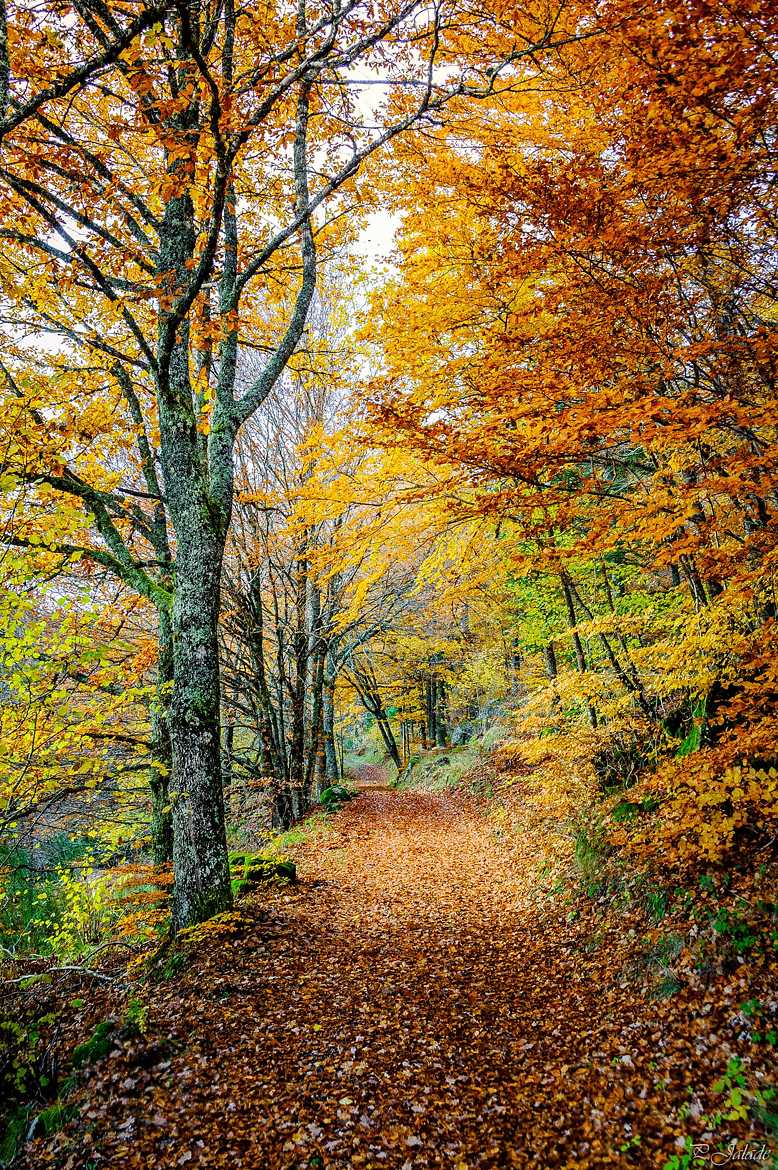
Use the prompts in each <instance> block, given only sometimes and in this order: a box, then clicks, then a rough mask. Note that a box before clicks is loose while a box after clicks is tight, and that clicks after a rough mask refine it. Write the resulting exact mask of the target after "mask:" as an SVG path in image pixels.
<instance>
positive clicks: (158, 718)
mask: <svg viewBox="0 0 778 1170" xmlns="http://www.w3.org/2000/svg"><path fill="white" fill-rule="evenodd" d="M157 636H158V639H159V652H158V658H157V693H156V695H155V697H154V702H153V704H152V708H151V738H152V745H153V747H152V751H153V755H154V762H153V764H152V767H151V771H150V775H149V787H150V789H151V841H152V846H151V848H152V858H153V861H154V864H155V865H162V864H164V862H166V861H172V859H173V815H172V810H171V807H170V774H171V772H172V769H173V753H172V748H171V744H170V727H169V718H170V716H169V705H170V689H171V684H172V682H173V640H172V634H171V629H170V614H169V613H168V611H167V610H166V609H162V608H161V609H160V610H159V620H158V635H157Z"/></svg>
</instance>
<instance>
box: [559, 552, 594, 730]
mask: <svg viewBox="0 0 778 1170" xmlns="http://www.w3.org/2000/svg"><path fill="white" fill-rule="evenodd" d="M559 579H560V581H561V583H562V593H563V594H564V598H565V605H566V607H567V620H568V623H569V626H570V637H571V638H572V642H573V650H574V651H575V661H576V665H577V666H578V671H579V673H580V674H585V673H586V655H585V654H584V648H583V643H582V642H581V638H580V636H579V634H578V630H577V629H576V626H577V625H578V618H577V617H576V613H575V603H574V601H573V592H572V589H571V588H570V578H569V576H568V575H567V573H561V574H560V578H559ZM586 713H587V715H588V716H589V722H590V724H591V725H592V727H596V726H597V712H596V711H595V710H594V707H593V706H592V705H591V703H590V702H589V701H588V699H587V700H586Z"/></svg>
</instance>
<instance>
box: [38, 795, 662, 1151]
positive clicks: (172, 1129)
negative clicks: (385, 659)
mask: <svg viewBox="0 0 778 1170" xmlns="http://www.w3.org/2000/svg"><path fill="white" fill-rule="evenodd" d="M335 823H336V825H337V828H336V830H335V832H334V834H333V835H332V836H331V837H328V838H326V839H325V841H324V843H323V844H321V843H320V844H317V845H316V846H315V847H313V846H311V847H308V848H307V849H306V851H305V852H304V854H303V856H302V857H301V858H300V876H301V881H300V884H299V886H298V887H296V888H295V889H293V890H288V891H286V892H282V891H278V892H274V893H272V894H270V895H259V896H258V897H257V898H256V899H255V900H254V901H253V902H249V903H248V904H247V913H248V914H250V915H253V916H254V922H253V923H252V925H251V926H250V928H249V930H248V931H247V932H246V933H244V934H243V936H242V937H240V938H237V939H233V940H231V939H229V938H225V939H224V940H222V941H219V940H217V942H216V943H214V942H213V941H212V942H210V943H209V944H208V945H207V946H206V945H203V947H202V948H201V950H200V951H198V954H197V957H196V959H195V961H194V963H193V965H192V966H191V967H190V968H189V969H187V971H186V972H184V973H183V974H182V975H179V976H178V978H177V980H176V981H175V982H174V983H163V984H161V985H160V991H159V997H160V998H159V1000H158V1001H157V1003H156V1004H154V1005H153V1007H152V1009H151V1012H150V1015H149V1024H148V1034H147V1037H146V1038H145V1040H144V1041H143V1042H141V1043H139V1044H138V1045H137V1049H133V1047H132V1046H130V1048H129V1050H126V1049H125V1051H124V1052H123V1053H121V1054H114V1056H113V1057H110V1058H108V1060H106V1061H105V1062H103V1065H101V1066H98V1070H97V1072H96V1079H95V1080H94V1081H93V1083H92V1088H91V1100H90V1104H89V1107H88V1109H87V1111H86V1114H85V1115H84V1116H82V1118H81V1121H80V1125H81V1127H82V1129H83V1127H84V1126H88V1125H90V1124H91V1125H92V1126H93V1135H92V1137H90V1138H87V1142H86V1144H85V1142H84V1140H83V1139H80V1140H79V1141H78V1145H77V1149H76V1152H71V1153H70V1160H69V1161H67V1162H66V1165H68V1166H70V1167H72V1168H73V1170H84V1168H85V1167H87V1166H89V1167H90V1170H96V1168H97V1167H103V1166H111V1167H117V1170H118V1168H119V1167H122V1168H125V1170H128V1168H130V1167H133V1168H134V1167H143V1170H151V1168H152V1167H155V1168H167V1167H171V1168H173V1167H179V1166H184V1167H193V1166H203V1167H221V1166H225V1167H231V1168H233V1170H234V1168H238V1167H246V1168H250V1170H281V1168H283V1170H293V1168H300V1170H302V1168H303V1167H306V1168H308V1167H326V1168H327V1170H347V1168H350V1167H368V1168H378V1167H386V1168H388V1170H416V1168H421V1167H440V1168H441V1170H475V1168H480V1167H490V1168H497V1167H530V1166H531V1167H600V1166H602V1167H604V1166H611V1167H612V1166H625V1167H626V1166H634V1165H645V1166H654V1165H662V1161H661V1160H658V1158H657V1151H656V1149H655V1150H654V1154H653V1156H652V1155H651V1154H650V1153H649V1149H647V1148H646V1139H645V1138H644V1139H643V1141H644V1145H643V1146H642V1147H641V1150H640V1151H639V1154H638V1155H637V1156H636V1154H635V1153H632V1152H631V1153H629V1154H627V1153H620V1152H619V1144H620V1143H623V1142H624V1141H625V1140H628V1138H629V1135H630V1134H631V1133H632V1132H633V1131H632V1130H631V1129H630V1126H631V1125H632V1124H635V1126H636V1129H637V1130H638V1131H639V1132H645V1126H646V1125H647V1126H648V1127H649V1129H650V1128H651V1119H650V1118H649V1117H648V1116H646V1114H647V1112H648V1111H650V1105H649V1104H648V1103H647V1101H646V1100H645V1098H646V1097H647V1096H648V1095H649V1094H648V1088H649V1086H650V1084H651V1081H652V1079H653V1078H652V1074H651V1073H650V1072H645V1071H644V1072H643V1073H641V1072H640V1071H639V1070H638V1069H637V1068H632V1067H630V1065H629V1064H628V1063H627V1060H628V1059H629V1058H628V1057H627V1059H626V1060H625V1065H624V1067H619V1068H614V1067H613V1066H612V1065H608V1064H607V1063H606V1062H602V1063H604V1064H605V1067H604V1068H602V1067H600V1064H599V1062H598V1052H597V1048H598V1033H600V1032H602V1031H603V1029H605V1028H608V1029H609V1031H610V1033H611V1035H612V1032H613V1028H614V1026H616V1025H614V1021H613V1019H611V1020H610V1021H608V1020H607V1019H606V1016H607V1011H606V1006H607V1002H608V1001H607V997H604V995H603V992H604V989H603V988H602V987H598V986H593V985H592V980H591V978H590V976H589V975H588V974H587V969H586V967H585V966H584V965H582V963H581V954H580V950H579V949H577V944H573V943H572V942H571V939H570V938H569V937H566V936H565V934H564V931H562V932H560V933H558V934H556V935H555V934H554V933H553V932H552V931H551V930H550V929H549V924H548V923H547V922H544V921H543V920H541V919H540V918H538V916H537V912H536V911H534V910H533V909H532V907H531V904H530V903H529V902H528V899H527V897H526V893H527V891H526V888H525V887H524V886H523V885H522V882H526V881H527V880H529V879H528V877H527V876H526V875H522V874H518V875H517V873H516V870H515V865H514V866H513V867H512V866H511V865H509V864H508V861H507V859H506V856H505V854H504V851H503V850H501V848H500V846H499V844H498V842H497V840H496V838H495V836H494V834H493V833H492V832H491V827H490V824H489V822H488V819H487V817H486V816H485V814H483V813H482V812H481V811H480V810H479V809H478V808H477V807H474V806H472V805H469V804H467V803H466V802H465V801H463V800H462V799H460V798H458V797H455V796H452V795H449V794H441V795H426V794H419V793H412V792H407V793H402V794H398V793H393V792H384V791H380V790H371V788H367V789H366V790H365V791H363V792H362V793H361V794H360V795H359V796H358V797H357V798H356V799H355V800H354V801H352V802H351V803H350V804H349V805H348V806H347V807H346V808H345V809H344V811H343V812H342V813H341V814H339V815H338V817H337V818H336V821H335ZM557 922H559V919H557ZM635 1026H637V1025H635V1024H630V1019H629V1013H628V1012H625V1011H621V1012H620V1015H619V1023H618V1027H620V1028H622V1029H623V1030H624V1036H625V1049H624V1051H625V1053H626V1052H628V1044H629V1039H628V1036H629V1030H630V1027H635ZM612 1051H613V1048H612V1046H611V1048H610V1052H611V1053H612ZM606 1098H607V1099H608V1102H609V1107H608V1110H607V1119H606V1117H605V1115H604V1112H603V1109H602V1105H603V1102H604V1101H605V1099H606ZM641 1113H642V1114H643V1116H640V1115H641ZM655 1120H656V1121H657V1123H658V1122H659V1119H658V1118H657V1119H655ZM625 1127H626V1128H625ZM71 1136H72V1131H71ZM648 1144H649V1145H650V1142H649V1143H648ZM72 1149H73V1147H72V1146H71V1147H70V1150H71V1151H72ZM665 1149H666V1147H665ZM669 1152H671V1151H668V1153H669ZM39 1164H40V1163H39Z"/></svg>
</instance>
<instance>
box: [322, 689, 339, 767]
mask: <svg viewBox="0 0 778 1170" xmlns="http://www.w3.org/2000/svg"><path fill="white" fill-rule="evenodd" d="M322 743H323V745H324V780H325V784H335V783H336V782H337V780H338V779H339V778H340V770H339V768H338V755H337V751H336V748H335V680H334V679H333V678H332V677H331V676H330V675H329V674H328V673H327V671H325V673H324V680H323V684H322Z"/></svg>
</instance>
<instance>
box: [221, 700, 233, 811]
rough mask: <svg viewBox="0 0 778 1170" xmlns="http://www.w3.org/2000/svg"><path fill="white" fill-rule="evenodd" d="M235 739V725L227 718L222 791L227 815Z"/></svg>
mask: <svg viewBox="0 0 778 1170" xmlns="http://www.w3.org/2000/svg"><path fill="white" fill-rule="evenodd" d="M234 740H235V727H234V725H233V723H232V721H231V720H229V719H228V720H225V722H224V726H223V728H222V792H223V794H224V813H225V817H226V816H227V815H228V813H229V809H230V798H231V794H232V749H233V744H234Z"/></svg>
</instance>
